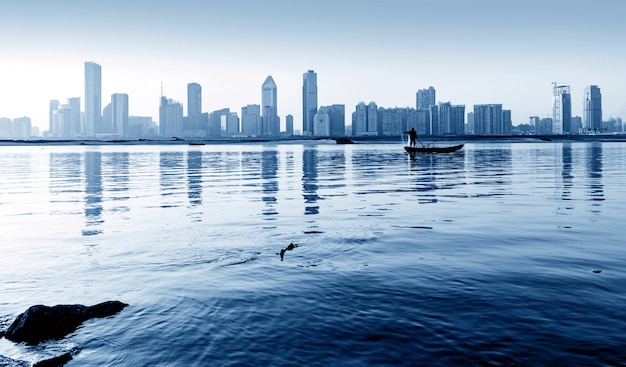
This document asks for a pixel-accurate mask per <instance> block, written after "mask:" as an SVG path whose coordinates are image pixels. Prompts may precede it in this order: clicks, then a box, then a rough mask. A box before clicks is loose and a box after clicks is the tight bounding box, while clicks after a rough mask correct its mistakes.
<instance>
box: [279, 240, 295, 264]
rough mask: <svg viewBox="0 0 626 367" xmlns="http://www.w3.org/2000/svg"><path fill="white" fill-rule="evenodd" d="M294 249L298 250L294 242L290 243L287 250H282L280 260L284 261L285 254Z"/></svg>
mask: <svg viewBox="0 0 626 367" xmlns="http://www.w3.org/2000/svg"><path fill="white" fill-rule="evenodd" d="M294 248H296V245H294V244H293V242H292V243H290V244H289V245H288V246H287V247H286V248H284V249H282V250H280V260H281V261H282V260H283V257H284V256H285V252H286V251H291V250H293V249H294Z"/></svg>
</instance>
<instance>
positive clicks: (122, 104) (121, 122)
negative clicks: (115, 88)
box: [111, 93, 130, 137]
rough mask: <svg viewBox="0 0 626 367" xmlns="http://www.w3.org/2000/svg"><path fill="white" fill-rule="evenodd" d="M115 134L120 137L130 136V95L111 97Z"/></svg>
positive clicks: (119, 94) (116, 94)
mask: <svg viewBox="0 0 626 367" xmlns="http://www.w3.org/2000/svg"><path fill="white" fill-rule="evenodd" d="M111 117H112V125H113V132H114V133H115V134H116V135H117V136H120V137H126V136H129V135H130V131H129V126H128V94H125V93H115V94H113V95H112V96H111Z"/></svg>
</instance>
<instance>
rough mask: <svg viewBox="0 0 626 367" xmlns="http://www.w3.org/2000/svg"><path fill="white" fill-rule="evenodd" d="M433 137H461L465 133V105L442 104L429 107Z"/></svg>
mask: <svg viewBox="0 0 626 367" xmlns="http://www.w3.org/2000/svg"><path fill="white" fill-rule="evenodd" d="M430 118H431V127H432V134H433V135H463V134H464V133H465V105H452V103H450V102H442V103H439V104H438V105H435V106H431V107H430Z"/></svg>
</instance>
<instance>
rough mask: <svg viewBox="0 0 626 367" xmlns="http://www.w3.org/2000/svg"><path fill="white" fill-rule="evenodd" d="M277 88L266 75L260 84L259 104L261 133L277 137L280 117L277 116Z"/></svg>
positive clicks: (270, 77) (272, 80)
mask: <svg viewBox="0 0 626 367" xmlns="http://www.w3.org/2000/svg"><path fill="white" fill-rule="evenodd" d="M277 100H278V88H277V87H276V83H275V82H274V79H273V78H272V76H271V75H270V76H268V77H267V78H266V79H265V81H264V82H263V85H262V86H261V106H262V114H261V116H262V117H263V124H262V126H261V135H262V136H268V137H277V136H278V135H279V134H280V119H279V117H278V103H277Z"/></svg>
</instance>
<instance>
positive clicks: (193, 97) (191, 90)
mask: <svg viewBox="0 0 626 367" xmlns="http://www.w3.org/2000/svg"><path fill="white" fill-rule="evenodd" d="M201 113H202V87H201V86H200V84H198V83H189V84H187V116H188V117H191V116H196V115H200V114H201Z"/></svg>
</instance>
